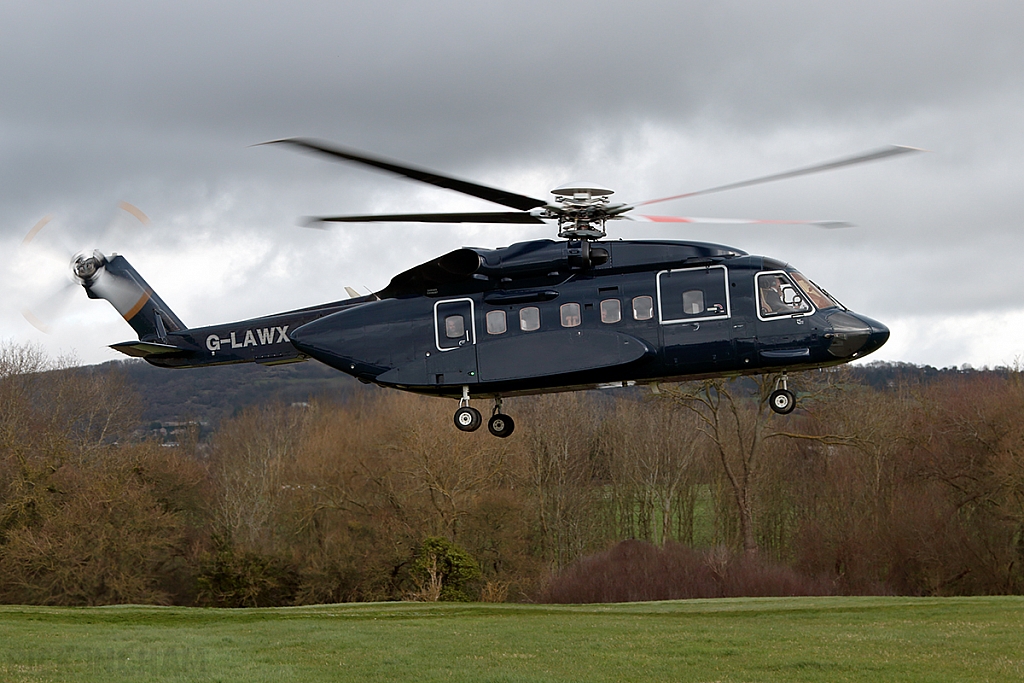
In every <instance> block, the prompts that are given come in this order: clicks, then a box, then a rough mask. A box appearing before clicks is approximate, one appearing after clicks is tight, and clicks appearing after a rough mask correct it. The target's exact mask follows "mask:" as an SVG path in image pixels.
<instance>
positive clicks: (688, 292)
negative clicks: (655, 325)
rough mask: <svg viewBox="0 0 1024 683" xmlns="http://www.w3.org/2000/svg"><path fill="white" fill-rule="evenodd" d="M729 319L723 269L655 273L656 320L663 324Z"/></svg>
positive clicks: (727, 294)
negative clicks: (656, 281) (656, 274)
mask: <svg viewBox="0 0 1024 683" xmlns="http://www.w3.org/2000/svg"><path fill="white" fill-rule="evenodd" d="M728 316H729V273H728V271H727V270H726V268H725V266H708V267H706V268H679V269H677V270H663V271H661V272H660V273H658V319H659V320H660V321H661V322H662V324H665V325H671V324H674V323H687V322H691V321H698V320H713V319H714V318H720V317H721V318H725V317H728Z"/></svg>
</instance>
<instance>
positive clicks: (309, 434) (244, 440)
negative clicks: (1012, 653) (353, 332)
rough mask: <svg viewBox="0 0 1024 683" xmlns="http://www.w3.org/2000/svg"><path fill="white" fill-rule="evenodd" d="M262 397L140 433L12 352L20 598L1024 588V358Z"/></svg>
mask: <svg viewBox="0 0 1024 683" xmlns="http://www.w3.org/2000/svg"><path fill="white" fill-rule="evenodd" d="M790 386H791V388H794V387H795V388H796V389H797V392H798V396H799V408H798V410H797V411H796V412H794V413H793V414H791V415H788V416H778V415H776V414H774V413H773V412H771V410H770V409H768V408H767V406H766V401H765V399H766V397H767V394H768V393H769V392H770V391H771V389H773V388H774V378H773V377H770V376H766V377H764V378H761V379H735V380H729V381H725V380H715V381H707V382H700V383H688V384H680V385H663V386H661V387H657V388H656V389H657V390H656V391H646V390H645V391H643V392H640V391H636V392H621V393H610V392H590V393H574V394H557V395H547V396H537V397H525V398H516V399H511V400H506V410H507V411H508V412H510V413H511V414H513V415H514V416H515V418H516V422H517V431H516V434H515V435H513V436H512V437H511V438H509V439H495V438H493V437H491V436H490V435H489V434H487V433H486V431H485V430H481V431H480V432H476V433H472V434H466V433H462V432H459V431H457V430H456V429H455V427H454V426H453V425H452V424H451V411H452V406H451V402H449V401H442V400H439V399H431V398H424V397H418V396H413V395H409V394H400V393H396V392H386V391H379V392H364V393H361V394H353V395H350V396H349V397H348V398H347V399H346V400H344V401H341V402H339V401H331V400H320V401H318V400H311V401H309V402H308V404H305V405H291V404H288V405H285V404H269V405H259V406H251V407H249V408H247V409H245V410H244V411H242V412H241V413H239V414H238V415H236V416H234V417H231V418H229V419H225V420H223V421H222V422H221V423H220V424H219V425H218V426H217V428H216V430H215V431H214V433H213V434H212V436H210V437H209V438H208V439H207V438H200V434H199V431H198V428H197V429H195V430H193V432H192V433H191V434H188V433H187V434H186V435H185V437H184V438H183V439H182V440H181V441H180V443H179V444H178V446H177V447H175V448H169V447H167V446H166V444H161V443H158V442H156V441H154V440H149V439H145V438H139V437H138V436H133V434H135V435H137V434H138V433H139V432H138V427H139V424H140V405H141V404H140V402H139V401H138V400H137V397H136V396H134V391H133V388H132V386H131V384H130V383H129V382H127V381H126V379H125V377H124V376H123V375H120V374H119V373H118V372H111V371H109V369H106V370H104V371H102V372H100V371H98V370H97V369H96V368H95V367H93V368H90V367H75V366H74V365H73V364H70V363H66V362H64V361H60V360H56V361H55V360H51V359H48V358H46V357H44V356H43V355H42V354H41V353H40V352H39V351H38V350H36V349H34V348H33V347H31V346H18V345H7V346H3V347H0V602H6V603H32V604H65V605H92V604H109V603H129V602H130V603H154V604H184V605H213V606H266V605H291V604H311V603H325V602H344V601H361V600H396V599H420V600H435V599H451V600H455V599H472V600H488V601H538V600H554V601H582V600H614V599H652V598H659V597H691V596H692V597H696V596H701V595H709V596H710V595H723V594H773V593H778V594H792V593H801V592H803V593H836V594H866V593H892V594H907V595H953V594H993V593H1000V594H1005V593H1020V592H1021V591H1022V588H1024V570H1022V561H1024V425H1022V424H1020V420H1019V415H1021V414H1022V413H1024V382H1022V377H1021V374H1020V372H1017V371H1005V372H1000V373H946V374H943V375H942V376H939V377H935V378H933V379H931V380H929V381H919V380H914V379H913V378H910V379H901V380H899V381H894V382H886V383H877V382H876V383H874V384H873V385H872V384H866V383H863V382H861V381H859V380H858V378H857V377H855V376H854V375H852V374H851V373H850V372H849V371H847V370H842V369H840V370H836V371H828V372H811V373H803V374H801V375H791V376H790Z"/></svg>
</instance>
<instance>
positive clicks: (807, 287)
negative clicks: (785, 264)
mask: <svg viewBox="0 0 1024 683" xmlns="http://www.w3.org/2000/svg"><path fill="white" fill-rule="evenodd" d="M789 275H790V277H792V278H793V279H794V280H796V283H797V285H799V286H800V289H802V290H804V294H806V295H807V298H808V299H810V300H811V303H812V304H814V307H815V308H817V309H818V310H821V309H823V308H835V307H836V306H837V305H838V303H839V302H837V301H834V300H833V299H832V297H830V296H828V295H827V294H826V293H825V292H823V291H822V290H821V289H820V288H819V287H818V286H817V285H815V284H814V283H813V282H811V281H810V280H808V279H807V278H805V277H804V276H803V275H801V274H800V273H798V272H796V271H795V270H791V271H789Z"/></svg>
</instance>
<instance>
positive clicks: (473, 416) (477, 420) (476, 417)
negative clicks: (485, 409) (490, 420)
mask: <svg viewBox="0 0 1024 683" xmlns="http://www.w3.org/2000/svg"><path fill="white" fill-rule="evenodd" d="M483 421H484V419H483V417H481V415H480V411H479V410H477V409H476V408H470V407H469V406H465V407H462V408H459V409H458V410H456V411H455V426H456V427H458V428H459V429H461V430H462V431H464V432H475V431H476V430H478V429H480V425H481V423H483Z"/></svg>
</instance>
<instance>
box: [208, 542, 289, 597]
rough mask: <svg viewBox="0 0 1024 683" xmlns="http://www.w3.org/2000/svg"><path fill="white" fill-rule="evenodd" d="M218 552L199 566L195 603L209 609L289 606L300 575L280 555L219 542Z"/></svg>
mask: <svg viewBox="0 0 1024 683" xmlns="http://www.w3.org/2000/svg"><path fill="white" fill-rule="evenodd" d="M217 545H218V547H217V549H216V550H215V551H214V553H213V554H212V555H210V556H209V557H207V558H206V560H205V561H204V562H202V563H201V565H200V569H199V577H198V579H197V587H198V594H199V598H198V602H199V603H200V604H202V605H208V606H211V607H271V606H281V605H291V604H293V603H294V601H295V594H296V592H297V591H298V587H299V572H298V571H297V570H296V568H295V567H294V566H293V565H292V563H291V562H290V561H288V560H287V559H286V558H284V557H281V556H279V555H262V554H259V553H255V552H251V551H244V550H238V549H236V548H235V547H233V546H232V545H231V544H230V543H229V542H226V541H224V540H220V539H218V541H217Z"/></svg>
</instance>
